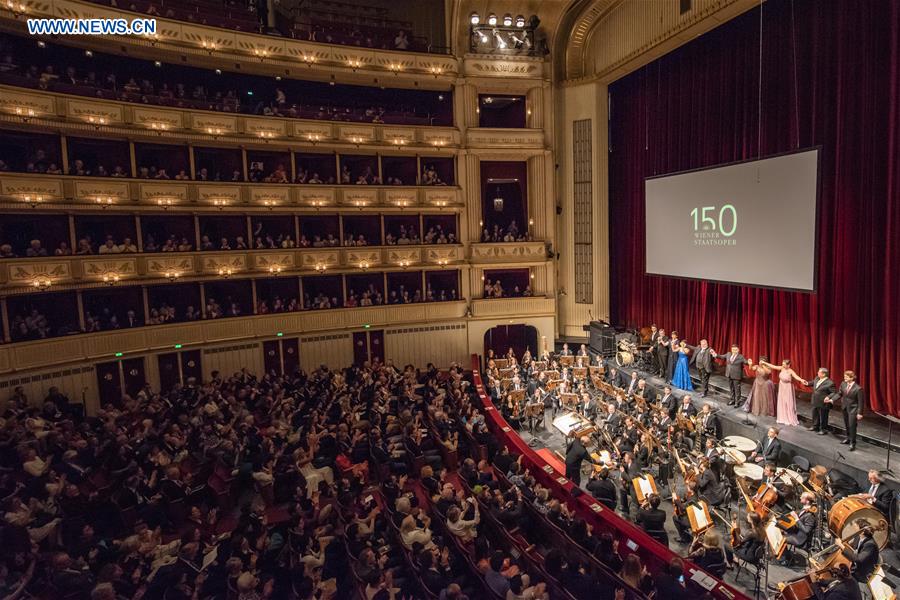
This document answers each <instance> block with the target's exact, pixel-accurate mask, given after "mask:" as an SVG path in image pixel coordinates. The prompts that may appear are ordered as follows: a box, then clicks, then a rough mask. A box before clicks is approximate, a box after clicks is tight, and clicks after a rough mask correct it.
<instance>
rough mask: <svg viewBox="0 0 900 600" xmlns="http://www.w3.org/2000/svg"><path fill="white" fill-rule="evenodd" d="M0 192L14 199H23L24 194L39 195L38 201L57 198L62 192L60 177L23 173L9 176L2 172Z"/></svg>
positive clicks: (33, 196) (36, 196)
mask: <svg viewBox="0 0 900 600" xmlns="http://www.w3.org/2000/svg"><path fill="white" fill-rule="evenodd" d="M0 194H2V195H4V196H8V197H11V198H13V199H15V200H24V199H25V197H26V196H29V197H31V198H38V197H40V201H41V202H44V201H47V200H59V199H61V198H63V197H64V196H65V195H64V194H63V180H62V178H59V179H57V178H53V177H42V176H35V175H29V174H23V175H21V176H18V177H9V176H8V174H7V173H4V174H3V176H2V177H0Z"/></svg>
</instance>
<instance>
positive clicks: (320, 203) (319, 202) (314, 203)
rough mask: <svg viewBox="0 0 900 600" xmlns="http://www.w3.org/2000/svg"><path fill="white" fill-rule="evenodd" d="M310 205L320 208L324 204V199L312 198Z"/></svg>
mask: <svg viewBox="0 0 900 600" xmlns="http://www.w3.org/2000/svg"><path fill="white" fill-rule="evenodd" d="M312 205H313V206H314V207H315V208H316V210H319V209H320V208H322V207H323V206H325V201H324V200H313V201H312Z"/></svg>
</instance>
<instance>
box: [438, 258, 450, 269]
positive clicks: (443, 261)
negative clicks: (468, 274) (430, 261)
mask: <svg viewBox="0 0 900 600" xmlns="http://www.w3.org/2000/svg"><path fill="white" fill-rule="evenodd" d="M437 262H438V265H440V267H441V268H442V269H443V268H444V267H446V266H447V265H448V264H450V261H449V260H447V259H446V258H442V259H440V260H438V261H437Z"/></svg>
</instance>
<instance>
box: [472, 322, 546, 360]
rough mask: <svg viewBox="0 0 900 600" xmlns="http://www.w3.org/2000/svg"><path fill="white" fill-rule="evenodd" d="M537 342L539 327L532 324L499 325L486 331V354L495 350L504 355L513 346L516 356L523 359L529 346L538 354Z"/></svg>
mask: <svg viewBox="0 0 900 600" xmlns="http://www.w3.org/2000/svg"><path fill="white" fill-rule="evenodd" d="M537 343H538V333H537V328H535V327H532V326H531V325H498V326H497V327H493V328H491V329H488V330H487V331H486V332H485V333H484V355H485V356H487V354H488V350H493V351H494V354H496V355H499V356H502V355H504V354H506V352H507V351H508V350H509V349H510V348H512V349H513V352H514V353H515V355H516V358H519V359H521V358H522V355H523V354H524V353H525V349H526V348H527V349H528V350H531V354H532V355H533V356H537V354H538V347H537Z"/></svg>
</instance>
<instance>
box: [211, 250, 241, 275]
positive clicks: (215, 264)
mask: <svg viewBox="0 0 900 600" xmlns="http://www.w3.org/2000/svg"><path fill="white" fill-rule="evenodd" d="M202 260H203V263H202V264H203V272H204V273H212V274H213V275H215V274H216V273H218V271H219V269H230V270H231V272H233V273H238V272H240V271H246V270H247V255H246V254H244V253H242V252H237V253H227V254H226V253H223V254H204V255H202ZM229 274H230V273H229Z"/></svg>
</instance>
